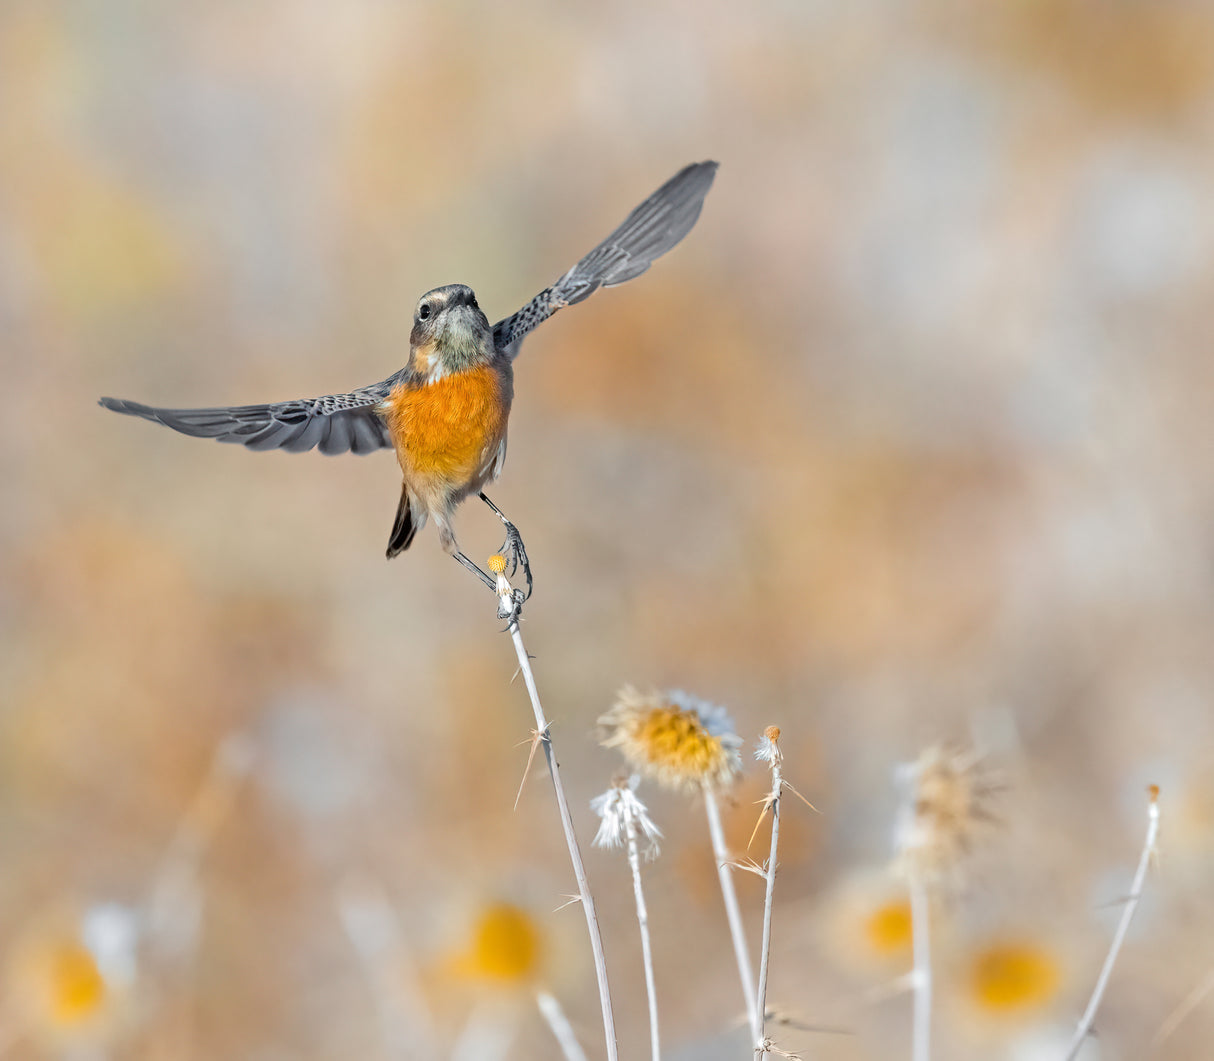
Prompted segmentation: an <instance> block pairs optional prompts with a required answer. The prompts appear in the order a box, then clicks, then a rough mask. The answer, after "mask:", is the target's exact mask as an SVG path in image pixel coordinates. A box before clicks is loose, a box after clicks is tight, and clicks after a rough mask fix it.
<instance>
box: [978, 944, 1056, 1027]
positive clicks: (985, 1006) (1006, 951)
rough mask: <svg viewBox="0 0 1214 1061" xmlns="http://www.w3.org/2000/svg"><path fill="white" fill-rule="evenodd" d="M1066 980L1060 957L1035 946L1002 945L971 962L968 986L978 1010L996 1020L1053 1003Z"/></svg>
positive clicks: (979, 955) (992, 947)
mask: <svg viewBox="0 0 1214 1061" xmlns="http://www.w3.org/2000/svg"><path fill="white" fill-rule="evenodd" d="M1061 979H1062V973H1061V967H1060V963H1059V961H1058V958H1057V956H1056V955H1055V954H1054V953H1053V952H1051V951H1050V950H1049V949H1048V948H1046V947H1044V946H1042V945H1040V944H1038V943H1033V942H1001V943H994V944H991V945H988V946H986V947H984V948H982V949H981V950H979V951H978V952H977V953H976V954H975V955H974V956H973V958H972V959H971V961H970V963H969V968H968V973H967V978H966V980H967V986H968V992H969V995H970V998H971V1000H972V1001H973V1003H974V1004H975V1006H977V1008H978V1009H979V1010H981V1011H983V1012H985V1013H987V1014H989V1015H992V1016H1017V1015H1021V1014H1025V1013H1029V1012H1032V1011H1033V1010H1037V1009H1040V1008H1042V1007H1044V1006H1045V1005H1047V1004H1048V1003H1049V1002H1050V1001H1052V1000H1053V998H1054V996H1055V995H1056V994H1057V992H1058V986H1059V983H1060V982H1061Z"/></svg>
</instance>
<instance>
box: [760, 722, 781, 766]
mask: <svg viewBox="0 0 1214 1061" xmlns="http://www.w3.org/2000/svg"><path fill="white" fill-rule="evenodd" d="M755 758H756V759H758V760H760V761H761V762H765V763H771V764H772V765H773V766H777V765H779V763H780V761H781V760H782V759H783V758H784V756H783V754H782V753H781V752H780V727H779V726H768V727H767V728H766V729H765V730H764V731H763V736H761V737H760V738H759V744H758V747H757V748H755Z"/></svg>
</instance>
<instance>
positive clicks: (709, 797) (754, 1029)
mask: <svg viewBox="0 0 1214 1061" xmlns="http://www.w3.org/2000/svg"><path fill="white" fill-rule="evenodd" d="M704 807H705V809H706V810H707V812H708V832H709V835H710V836H711V837H712V851H713V856H714V857H715V858H716V861H717V877H718V878H720V881H721V896H722V898H724V900H725V916H726V917H727V918H728V919H729V934H730V936H731V937H732V938H733V953H734V957H735V958H736V959H737V962H738V976H739V978H740V979H741V981H742V997H743V998H745V999H746V1016H747V1020H748V1021H749V1023H750V1038H751V1041H752V1042H756V1043H757V1042H758V1041H759V1034H760V1032H759V1013H758V1009H757V1008H756V1006H755V974H754V970H753V969H752V968H751V965H750V951H749V950H747V947H746V934H745V932H744V931H743V929H742V914H741V911H740V910H739V909H738V895H737V892H735V891H734V887H733V877H732V875H731V873H730V870H731V868H732V867H731V863H732V861H733V859H732V858H731V857H730V854H729V850H728V849H727V848H726V846H725V830H724V829H722V828H721V810H720V808H719V807H718V806H717V797H716V794H715V793H714V792H713V790H712V788H711V787H709V786H708V785H705V786H704Z"/></svg>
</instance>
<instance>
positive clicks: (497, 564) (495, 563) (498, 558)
mask: <svg viewBox="0 0 1214 1061" xmlns="http://www.w3.org/2000/svg"><path fill="white" fill-rule="evenodd" d="M489 570H490V571H492V572H493V573H494V574H495V575H500V574H502V573H503V572H504V571H505V570H506V558H505V557H504V556H502V554H501V553H494V554H493V555H492V556H491V557H489Z"/></svg>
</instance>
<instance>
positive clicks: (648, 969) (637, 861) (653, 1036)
mask: <svg viewBox="0 0 1214 1061" xmlns="http://www.w3.org/2000/svg"><path fill="white" fill-rule="evenodd" d="M621 810H622V811H623V814H624V833H625V835H626V836H627V837H628V866H629V868H630V869H631V870H632V890H633V891H634V892H635V893H636V901H637V924H638V925H639V926H640V928H641V958H642V960H643V962H644V964H645V993H646V995H648V997H649V1048H650V1051H651V1053H652V1054H653V1061H661V1057H662V1048H661V1044H660V1041H659V1038H658V991H657V987H656V985H655V984H654V979H653V950H652V949H651V948H650V945H649V911H648V909H647V908H646V906H645V892H644V890H643V889H642V888H641V856H640V853H639V852H638V851H637V828H636V822H635V821H634V820H633V817H632V807H631V806H630V805H629V803H628V801H627V800H623V801H622V803H621Z"/></svg>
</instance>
